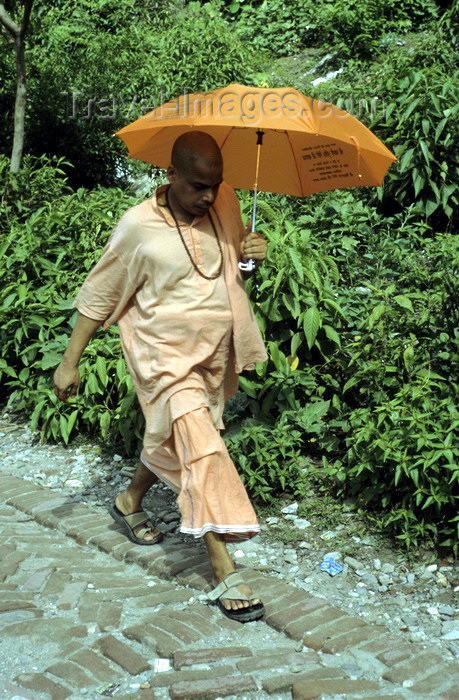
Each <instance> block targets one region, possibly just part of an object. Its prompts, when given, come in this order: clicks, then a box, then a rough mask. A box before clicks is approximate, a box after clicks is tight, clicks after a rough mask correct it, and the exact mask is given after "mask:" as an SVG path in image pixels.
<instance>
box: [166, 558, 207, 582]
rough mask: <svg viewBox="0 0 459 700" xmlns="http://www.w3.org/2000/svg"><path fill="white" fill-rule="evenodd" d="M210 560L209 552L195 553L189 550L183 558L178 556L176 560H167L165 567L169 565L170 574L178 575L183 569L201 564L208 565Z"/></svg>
mask: <svg viewBox="0 0 459 700" xmlns="http://www.w3.org/2000/svg"><path fill="white" fill-rule="evenodd" d="M208 562H209V557H208V555H207V554H193V553H192V552H188V554H187V555H185V553H183V556H182V557H181V558H177V560H176V561H168V560H166V562H165V568H166V567H167V571H168V574H169V576H176V575H177V574H179V573H180V572H182V571H185V570H186V569H188V568H193V567H194V566H200V565H201V564H207V565H208Z"/></svg>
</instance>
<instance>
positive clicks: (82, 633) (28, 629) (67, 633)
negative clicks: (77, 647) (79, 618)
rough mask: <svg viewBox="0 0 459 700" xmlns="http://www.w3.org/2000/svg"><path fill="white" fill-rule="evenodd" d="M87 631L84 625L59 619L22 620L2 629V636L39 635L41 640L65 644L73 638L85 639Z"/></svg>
mask: <svg viewBox="0 0 459 700" xmlns="http://www.w3.org/2000/svg"><path fill="white" fill-rule="evenodd" d="M87 633H88V630H87V628H86V626H85V625H73V624H71V623H70V624H69V622H68V620H64V619H62V618H59V617H51V618H37V619H35V620H24V621H23V622H15V623H13V624H11V625H6V626H5V627H3V629H2V635H4V636H5V637H8V636H9V635H11V636H14V637H16V636H18V637H19V636H22V635H25V636H30V635H32V634H34V635H39V636H40V637H42V638H43V639H52V640H53V641H60V642H65V641H68V640H69V639H72V638H73V637H86V636H87Z"/></svg>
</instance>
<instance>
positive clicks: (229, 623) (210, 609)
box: [188, 603, 241, 632]
mask: <svg viewBox="0 0 459 700" xmlns="http://www.w3.org/2000/svg"><path fill="white" fill-rule="evenodd" d="M188 610H192V611H193V613H194V614H195V615H199V616H200V617H202V618H203V619H204V620H206V621H208V622H209V621H215V614H216V615H217V618H218V620H217V624H218V626H219V628H220V629H222V628H223V629H226V630H230V631H233V630H235V631H236V632H240V631H241V623H240V622H236V620H230V619H229V617H226V616H224V615H222V613H221V612H220V608H218V606H217V605H215V604H212V605H209V604H204V605H203V604H202V603H199V604H194V605H193V606H192V608H190V607H189V608H188Z"/></svg>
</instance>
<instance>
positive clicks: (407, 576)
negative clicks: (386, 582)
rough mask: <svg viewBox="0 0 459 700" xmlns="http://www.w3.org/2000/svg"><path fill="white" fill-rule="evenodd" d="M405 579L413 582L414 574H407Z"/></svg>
mask: <svg viewBox="0 0 459 700" xmlns="http://www.w3.org/2000/svg"><path fill="white" fill-rule="evenodd" d="M406 580H407V582H408V583H414V574H412V573H409V574H407V575H406Z"/></svg>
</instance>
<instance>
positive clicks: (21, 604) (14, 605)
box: [0, 599, 43, 615]
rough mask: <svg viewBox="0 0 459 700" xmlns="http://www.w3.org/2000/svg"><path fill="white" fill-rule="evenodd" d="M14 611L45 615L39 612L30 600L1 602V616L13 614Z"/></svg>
mask: <svg viewBox="0 0 459 700" xmlns="http://www.w3.org/2000/svg"><path fill="white" fill-rule="evenodd" d="M14 610H36V611H37V612H40V613H41V614H42V615H43V612H42V611H41V610H37V606H36V605H35V604H34V603H32V602H31V601H29V600H11V599H10V600H6V601H4V602H0V614H2V613H7V612H13V611H14Z"/></svg>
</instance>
